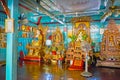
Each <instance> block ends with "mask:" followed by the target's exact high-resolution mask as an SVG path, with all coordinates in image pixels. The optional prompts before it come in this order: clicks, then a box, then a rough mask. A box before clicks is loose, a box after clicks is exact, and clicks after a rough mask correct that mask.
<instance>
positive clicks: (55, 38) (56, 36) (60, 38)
mask: <svg viewBox="0 0 120 80" xmlns="http://www.w3.org/2000/svg"><path fill="white" fill-rule="evenodd" d="M52 41H53V43H58V44H59V43H61V42H62V41H63V36H62V33H61V31H60V28H59V27H57V28H56V31H55V32H54V33H53V34H52Z"/></svg>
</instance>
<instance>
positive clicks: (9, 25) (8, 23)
mask: <svg viewBox="0 0 120 80" xmlns="http://www.w3.org/2000/svg"><path fill="white" fill-rule="evenodd" d="M5 32H7V33H13V32H14V19H6V20H5Z"/></svg>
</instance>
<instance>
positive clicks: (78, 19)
mask: <svg viewBox="0 0 120 80" xmlns="http://www.w3.org/2000/svg"><path fill="white" fill-rule="evenodd" d="M90 21H92V19H91V17H90V16H82V17H74V18H72V19H71V22H72V23H73V24H74V23H77V22H90Z"/></svg>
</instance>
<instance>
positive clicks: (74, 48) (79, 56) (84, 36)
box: [65, 16, 91, 70]
mask: <svg viewBox="0 0 120 80" xmlns="http://www.w3.org/2000/svg"><path fill="white" fill-rule="evenodd" d="M90 21H91V17H87V16H86V17H79V18H73V19H72V20H71V22H72V23H73V28H72V31H73V32H72V33H73V34H72V36H71V38H72V40H71V42H70V43H69V46H68V50H67V52H66V59H65V61H66V62H67V61H73V63H76V61H77V60H78V61H77V62H82V60H83V59H84V57H85V52H84V51H82V49H81V42H82V41H87V42H88V43H91V38H90ZM72 66H73V67H74V66H79V67H80V66H82V67H83V65H82V64H79V65H74V64H72ZM82 67H80V68H82ZM80 70H81V69H80Z"/></svg>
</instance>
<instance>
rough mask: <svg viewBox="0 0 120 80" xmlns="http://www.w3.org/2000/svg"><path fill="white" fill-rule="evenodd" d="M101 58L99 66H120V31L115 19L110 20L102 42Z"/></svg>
mask: <svg viewBox="0 0 120 80" xmlns="http://www.w3.org/2000/svg"><path fill="white" fill-rule="evenodd" d="M100 55H101V59H102V61H98V64H97V65H98V66H110V67H119V68H120V32H119V29H118V28H117V26H116V23H115V21H114V20H110V21H109V24H108V26H107V29H106V30H105V31H104V34H103V40H102V42H101V53H100Z"/></svg>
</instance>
